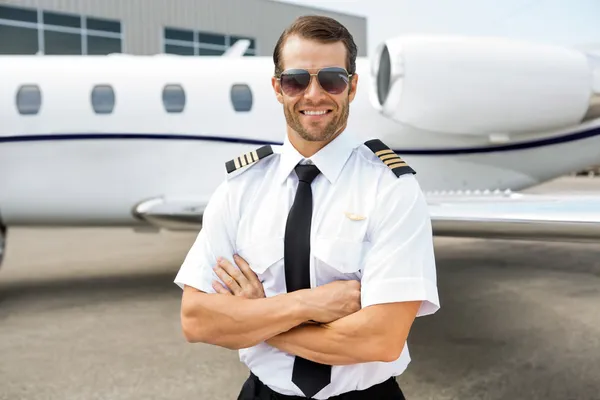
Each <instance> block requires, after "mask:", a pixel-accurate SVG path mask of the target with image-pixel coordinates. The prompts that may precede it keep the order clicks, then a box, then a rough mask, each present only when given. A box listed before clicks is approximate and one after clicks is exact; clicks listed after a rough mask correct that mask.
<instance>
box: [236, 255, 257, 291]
mask: <svg viewBox="0 0 600 400" xmlns="http://www.w3.org/2000/svg"><path fill="white" fill-rule="evenodd" d="M233 261H235V263H236V265H237V266H238V267H239V268H240V270H241V271H242V273H243V274H244V276H245V277H246V279H248V281H250V283H252V284H255V285H256V284H260V280H259V279H258V276H257V275H256V274H255V273H254V271H252V268H250V265H248V263H247V262H246V260H244V259H243V258H242V257H240V256H238V255H237V254H234V255H233Z"/></svg>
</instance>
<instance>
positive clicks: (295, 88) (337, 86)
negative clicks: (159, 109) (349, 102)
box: [277, 67, 352, 96]
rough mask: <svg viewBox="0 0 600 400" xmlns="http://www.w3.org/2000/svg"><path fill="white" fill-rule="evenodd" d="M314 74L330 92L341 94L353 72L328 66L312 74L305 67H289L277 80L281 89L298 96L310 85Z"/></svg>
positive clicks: (320, 83)
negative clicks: (349, 72)
mask: <svg viewBox="0 0 600 400" xmlns="http://www.w3.org/2000/svg"><path fill="white" fill-rule="evenodd" d="M313 76H316V77H317V81H318V82H319V85H321V87H322V88H323V90H325V91H326V92H327V93H330V94H340V93H342V92H343V91H344V90H346V88H347V87H348V82H349V81H350V77H351V76H352V75H351V74H348V71H346V70H345V69H344V68H341V67H326V68H322V69H320V70H319V71H318V72H317V73H316V74H311V73H310V72H308V71H307V70H305V69H299V68H294V69H288V70H285V71H283V72H282V73H281V75H280V76H279V77H278V78H277V80H278V81H279V82H280V84H281V90H282V91H283V93H285V94H286V95H288V96H297V95H299V94H300V93H303V92H304V91H305V90H306V88H308V86H309V85H310V80H311V78H312V77H313Z"/></svg>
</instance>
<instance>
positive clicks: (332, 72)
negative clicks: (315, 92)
mask: <svg viewBox="0 0 600 400" xmlns="http://www.w3.org/2000/svg"><path fill="white" fill-rule="evenodd" d="M319 83H320V84H321V87H322V88H323V89H324V90H325V91H327V92H329V93H331V94H340V93H342V92H343V91H344V90H346V88H347V87H348V74H347V73H346V71H345V70H343V69H341V68H331V69H327V68H325V69H322V70H321V71H319Z"/></svg>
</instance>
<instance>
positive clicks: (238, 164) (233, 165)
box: [225, 145, 273, 174]
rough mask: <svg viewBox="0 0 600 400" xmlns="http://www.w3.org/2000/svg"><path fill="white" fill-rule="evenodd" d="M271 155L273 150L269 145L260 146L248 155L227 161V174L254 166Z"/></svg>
mask: <svg viewBox="0 0 600 400" xmlns="http://www.w3.org/2000/svg"><path fill="white" fill-rule="evenodd" d="M271 154H273V148H272V147H271V146H270V145H266V146H262V147H259V148H258V149H256V150H254V151H251V152H250V153H246V154H242V155H241V156H239V157H236V158H234V159H233V160H229V161H227V162H226V163H225V168H227V173H228V174H230V173H232V172H234V171H237V170H238V169H241V168H244V167H247V166H248V165H251V164H254V163H255V162H257V161H258V160H261V159H263V158H265V157H268V156H270V155H271Z"/></svg>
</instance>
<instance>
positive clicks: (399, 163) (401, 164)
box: [388, 161, 407, 169]
mask: <svg viewBox="0 0 600 400" xmlns="http://www.w3.org/2000/svg"><path fill="white" fill-rule="evenodd" d="M406 165H407V164H406V163H405V162H404V161H401V162H398V163H395V164H388V167H390V168H391V169H394V168H397V167H405V166H406Z"/></svg>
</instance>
